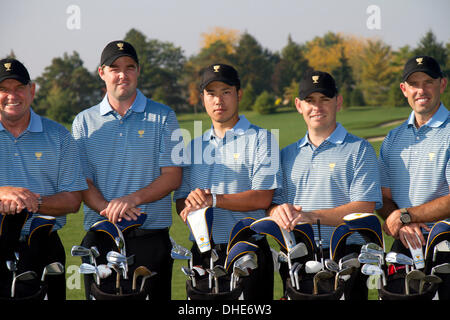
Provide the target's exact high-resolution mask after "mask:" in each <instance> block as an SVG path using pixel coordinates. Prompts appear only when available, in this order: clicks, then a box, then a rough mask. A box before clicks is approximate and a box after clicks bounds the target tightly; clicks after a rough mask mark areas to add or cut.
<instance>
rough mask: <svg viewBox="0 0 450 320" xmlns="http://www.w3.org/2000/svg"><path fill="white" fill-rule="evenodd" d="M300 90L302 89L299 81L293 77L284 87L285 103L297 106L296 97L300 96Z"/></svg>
mask: <svg viewBox="0 0 450 320" xmlns="http://www.w3.org/2000/svg"><path fill="white" fill-rule="evenodd" d="M299 81H300V80H299ZM299 90H300V87H299V82H297V81H295V80H294V79H292V81H291V84H290V85H289V86H287V87H286V88H284V93H283V99H284V101H283V103H284V104H285V105H286V104H290V105H291V106H295V98H296V97H298V92H299Z"/></svg>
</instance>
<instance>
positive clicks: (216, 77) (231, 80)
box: [200, 63, 241, 92]
mask: <svg viewBox="0 0 450 320" xmlns="http://www.w3.org/2000/svg"><path fill="white" fill-rule="evenodd" d="M213 81H221V82H224V83H226V84H229V85H230V86H236V87H237V89H238V90H239V88H240V87H241V80H240V79H239V75H238V73H237V71H236V69H234V68H233V67H232V66H229V65H227V64H222V63H216V64H212V65H210V66H208V67H206V68H204V69H203V70H202V72H201V83H200V89H201V91H202V92H203V89H205V88H206V86H207V85H208V84H210V83H211V82H213Z"/></svg>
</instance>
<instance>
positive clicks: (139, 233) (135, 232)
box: [124, 228, 169, 238]
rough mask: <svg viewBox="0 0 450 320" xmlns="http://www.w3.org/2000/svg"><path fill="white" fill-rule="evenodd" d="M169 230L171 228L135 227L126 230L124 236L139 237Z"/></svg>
mask: <svg viewBox="0 0 450 320" xmlns="http://www.w3.org/2000/svg"><path fill="white" fill-rule="evenodd" d="M165 232H169V228H163V229H140V228H133V229H131V230H128V231H125V232H124V236H125V237H126V238H137V237H143V236H148V235H153V234H159V233H165Z"/></svg>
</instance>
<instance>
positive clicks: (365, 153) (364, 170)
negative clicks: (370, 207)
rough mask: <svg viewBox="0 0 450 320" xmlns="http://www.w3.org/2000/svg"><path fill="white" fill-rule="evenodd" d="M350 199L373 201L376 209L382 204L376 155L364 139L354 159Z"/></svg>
mask: <svg viewBox="0 0 450 320" xmlns="http://www.w3.org/2000/svg"><path fill="white" fill-rule="evenodd" d="M350 201H352V202H353V201H370V202H375V208H376V209H379V208H381V207H382V205H383V202H382V196H381V187H380V174H379V169H378V164H377V156H376V153H375V150H374V149H373V147H372V146H371V145H370V143H369V142H367V141H366V140H363V141H362V142H361V145H360V148H359V152H358V157H357V159H356V160H355V168H354V172H353V180H352V183H351V186H350Z"/></svg>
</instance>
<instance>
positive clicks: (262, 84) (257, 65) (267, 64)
mask: <svg viewBox="0 0 450 320" xmlns="http://www.w3.org/2000/svg"><path fill="white" fill-rule="evenodd" d="M275 60H276V58H275V57H274V56H273V55H272V54H271V53H270V51H269V50H267V49H263V47H262V46H261V45H260V44H259V43H258V41H257V40H256V39H255V38H254V37H253V36H251V35H250V34H248V33H244V34H243V35H242V36H241V38H240V40H239V44H238V46H237V48H236V53H235V54H234V61H235V68H236V70H237V71H238V72H239V77H240V79H241V85H242V86H244V87H245V86H246V85H247V84H249V83H251V84H252V86H253V88H254V90H255V92H256V94H260V93H261V92H262V91H264V90H267V91H270V80H271V76H272V73H273V66H274V64H275V63H276V61H275Z"/></svg>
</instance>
